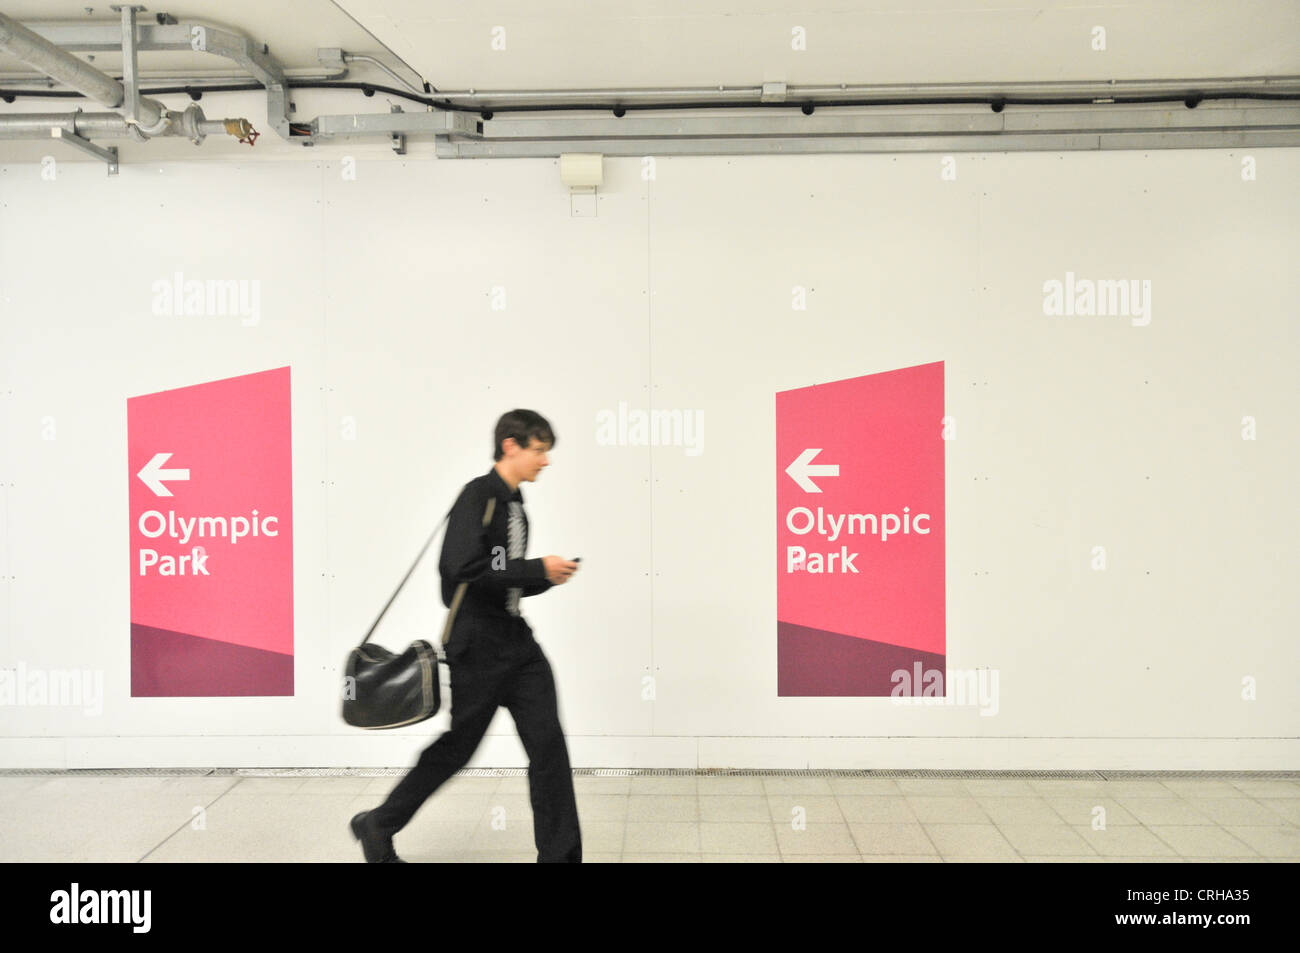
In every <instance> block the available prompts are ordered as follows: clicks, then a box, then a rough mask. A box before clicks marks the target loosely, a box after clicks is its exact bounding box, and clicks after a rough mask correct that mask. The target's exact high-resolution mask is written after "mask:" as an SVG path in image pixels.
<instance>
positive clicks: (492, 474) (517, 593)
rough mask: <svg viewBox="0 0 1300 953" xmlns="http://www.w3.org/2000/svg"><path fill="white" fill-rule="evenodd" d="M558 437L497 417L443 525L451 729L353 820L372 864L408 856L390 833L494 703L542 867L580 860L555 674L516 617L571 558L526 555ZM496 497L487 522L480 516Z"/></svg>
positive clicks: (531, 422)
mask: <svg viewBox="0 0 1300 953" xmlns="http://www.w3.org/2000/svg"><path fill="white" fill-rule="evenodd" d="M554 445H555V435H554V433H553V432H552V431H551V427H550V424H549V423H548V422H547V421H546V418H545V417H542V416H541V415H540V414H537V413H534V412H533V411H531V410H512V411H510V412H509V413H507V414H504V415H502V417H501V419H500V420H498V421H497V425H496V432H495V434H494V436H493V453H494V456H495V459H496V464H495V466H493V467H492V469H491V470H489V471H488V472H487V473H486V474H484V475H483V476H480V477H477V478H475V479H473V480H471V481H470V482H469V483H467V484H465V487H464V489H463V490H461V493H460V496H459V497H458V498H457V500H456V504H455V506H454V507H452V511H451V516H450V517H449V519H448V522H447V535H446V538H445V539H444V540H443V545H442V556H441V558H440V559H439V561H438V570H439V572H440V573H441V574H442V601H443V604H444V605H446V606H448V607H449V608H450V607H451V603H452V600H453V597H454V596H455V593H456V589H457V587H458V586H459V585H460V583H462V582H467V583H468V585H467V586H466V588H465V594H464V597H463V599H462V601H461V604H460V606H459V609H458V611H457V613H456V616H455V619H454V621H453V623H452V630H451V633H450V635H449V636H448V639H447V646H446V653H447V662H448V665H449V666H450V668H451V729H450V730H449V731H447V732H445V733H444V734H443V735H442V736H441V737H439V738H438V739H437V740H436V741H435V742H433V744H431V745H430V746H429V747H428V748H426V749H425V750H424V751H423V753H421V755H420V759H419V761H418V762H417V763H416V765H415V767H413V768H412V769H411V770H410V771H409V772H408V773H407V775H406V777H404V778H403V779H402V780H401V782H400V783H398V785H397V786H396V787H395V788H393V790H392V792H391V793H390V794H389V795H388V799H387V800H386V801H384V803H383V804H381V805H380V806H379V807H377V808H375V809H374V810H372V811H362V812H361V813H360V814H358V815H357V816H356V817H354V818H352V821H351V827H352V833H353V834H354V835H355V836H356V837H357V838H358V839H359V840H360V841H361V846H362V850H363V852H364V853H365V857H366V860H367V861H368V862H370V863H402V862H403V861H401V859H400V858H399V857H398V856H397V854H396V852H395V851H394V850H393V835H394V834H396V833H397V832H398V831H399V830H401V829H402V828H403V827H405V826H406V824H407V823H408V822H409V821H410V820H411V818H412V817H413V816H414V815H415V812H416V811H417V810H419V808H420V805H422V804H423V803H424V801H425V800H426V799H427V798H428V797H429V796H430V795H431V794H433V792H434V791H435V790H437V789H438V787H439V785H441V784H442V783H443V782H444V781H446V780H447V779H448V778H449V777H451V776H452V775H453V774H455V773H456V772H457V771H459V770H460V769H461V768H462V767H464V766H465V764H466V763H467V762H468V761H469V759H470V758H471V757H472V756H473V754H474V751H475V749H476V748H478V745H479V742H480V741H481V740H482V738H483V734H484V732H486V731H487V727H488V724H489V723H490V722H491V721H492V718H493V716H494V715H495V714H496V711H497V707H498V706H499V705H504V706H505V707H506V709H507V710H508V711H509V712H510V715H511V717H512V718H514V720H515V727H516V728H517V729H518V731H519V739H520V741H522V742H523V745H524V750H525V751H526V752H527V754H528V794H529V799H530V800H531V802H532V807H533V837H534V840H535V842H536V844H537V860H538V862H539V863H547V862H560V863H565V862H567V863H580V862H581V861H582V837H581V832H580V831H579V827H578V805H577V800H576V798H575V797H574V793H573V773H572V770H571V769H570V766H569V752H568V748H567V747H566V745H565V741H564V731H563V729H562V728H561V727H560V719H559V713H558V707H557V703H556V695H555V678H554V675H553V674H552V672H551V666H550V663H549V662H548V661H547V659H546V656H545V655H544V654H543V653H542V648H541V646H540V645H538V644H537V641H536V640H535V639H534V638H533V630H532V628H531V627H530V626H529V625H528V623H527V622H526V621H525V620H524V617H523V616H522V615H520V613H519V600H520V598H521V597H523V596H535V595H538V594H540V593H543V592H545V591H546V590H548V589H550V588H551V587H552V586H558V585H563V584H564V583H565V582H568V580H569V578H570V577H571V576H572V575H573V573H574V572H576V571H577V568H578V564H577V562H576V561H572V560H568V559H564V558H562V557H560V556H544V557H541V558H537V559H526V558H524V553H525V552H526V551H527V548H528V518H527V516H525V515H524V498H523V494H522V493H521V492H520V490H519V485H520V484H521V483H529V482H534V481H536V479H537V476H538V474H539V473H541V471H542V470H543V469H544V468H545V467H546V466H547V465H548V464H549V462H550V461H549V459H548V457H547V452H548V451H549V450H550V449H551V448H552V447H553V446H554ZM489 500H495V504H494V505H493V507H492V514H491V519H490V520H489V522H488V524H487V525H486V526H484V524H483V518H484V514H485V511H486V509H487V506H488V501H489Z"/></svg>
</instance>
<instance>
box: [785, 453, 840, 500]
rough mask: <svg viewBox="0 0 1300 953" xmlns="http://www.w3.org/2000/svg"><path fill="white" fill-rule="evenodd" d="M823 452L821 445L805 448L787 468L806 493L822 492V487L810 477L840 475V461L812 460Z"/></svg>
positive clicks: (791, 476) (786, 470)
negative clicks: (824, 461)
mask: <svg viewBox="0 0 1300 953" xmlns="http://www.w3.org/2000/svg"><path fill="white" fill-rule="evenodd" d="M821 452H822V450H821V447H818V448H817V449H816V450H805V451H804V452H803V453H801V454H799V456H797V457H795V458H794V462H793V463H792V464H790V465H789V466H788V467H786V468H785V472H786V473H788V474H789V475H790V479H792V480H794V482H795V483H798V484H799V486H800V487H801V488H802V489H803V491H804V492H805V493H820V492H821V491H822V488H821V487H819V486H818V485H817V484H816V483H814V482H813V481H812V480H810V479H808V478H809V477H815V476H839V475H840V465H839V464H838V463H813V462H812V458H813V457H815V456H817V454H819V453H821Z"/></svg>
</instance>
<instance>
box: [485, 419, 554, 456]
mask: <svg viewBox="0 0 1300 953" xmlns="http://www.w3.org/2000/svg"><path fill="white" fill-rule="evenodd" d="M506 437H514V438H515V443H517V444H519V446H521V447H526V446H528V443H529V441H530V440H533V439H534V438H536V440H537V441H538V442H539V443H548V444H550V445H551V446H552V447H554V446H555V434H554V432H553V431H552V430H551V425H550V423H549V422H548V421H547V419H546V418H545V417H543V416H542V415H541V414H539V413H536V412H535V411H531V410H518V409H516V410H512V411H509V412H508V413H504V414H502V415H501V419H500V420H498V421H497V429H496V434H495V435H494V436H493V438H492V450H493V457H492V459H494V460H500V459H501V458H502V457H504V456H505V455H506V454H505V451H504V450H502V449H501V444H502V442H503V441H504V440H505V439H506Z"/></svg>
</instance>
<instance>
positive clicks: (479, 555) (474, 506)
mask: <svg viewBox="0 0 1300 953" xmlns="http://www.w3.org/2000/svg"><path fill="white" fill-rule="evenodd" d="M490 497H495V498H496V505H495V507H494V509H493V512H492V521H491V522H490V523H489V524H488V525H487V526H486V527H485V526H484V525H483V512H484V510H485V509H486V508H487V501H488V499H489V498H490ZM511 500H516V501H518V503H519V505H520V507H521V508H522V506H523V502H524V495H523V493H521V492H520V491H519V489H518V488H516V489H514V490H511V489H510V486H509V484H507V483H506V481H505V480H503V479H501V475H500V474H499V473H497V471H496V467H493V468H492V469H491V470H488V472H487V473H485V474H484V475H483V476H481V477H476V478H474V479H473V480H470V481H469V482H468V483H466V484H465V487H464V489H462V490H461V492H460V496H459V497H457V499H456V504H455V505H454V506H453V507H452V509H451V516H450V517H449V518H448V521H447V535H446V537H445V538H444V539H443V543H442V556H441V557H440V558H439V560H438V571H439V572H440V573H441V574H442V604H443V605H445V606H447V607H448V608H450V607H451V602H452V599H453V598H455V596H456V587H457V586H458V585H459V584H460V583H462V582H468V583H469V585H468V586H466V588H465V595H464V597H463V598H462V599H461V604H460V609H459V610H458V611H457V613H456V619H455V621H454V622H453V624H452V632H451V637H454V635H455V633H456V632H457V631H459V630H460V629H461V620H462V619H464V620H466V621H467V622H468V621H470V620H476V621H478V622H491V621H498V622H500V623H502V624H503V625H511V624H513V622H514V620H515V618H516V617H515V616H512V615H511V614H510V613H509V612H507V611H506V590H507V589H510V588H512V587H514V588H519V589H522V590H523V591H522V592H521V594H520V595H521V596H535V595H538V594H539V593H543V592H545V591H546V590H547V589H550V588H551V586H552V585H554V583H552V582H551V581H550V580H549V579H547V578H546V566H545V564H544V563H543V562H542V560H541V558H540V557H539V558H537V559H507V558H506V555H507V554H508V553H509V552H510V549H509V545H508V543H509V539H508V530H507V527H508V525H509V520H510V501H511ZM498 546H499V547H500V549H497V548H496V547H498ZM524 552H525V553H527V552H528V515H527V514H526V513H525V514H524ZM494 555H495V559H494ZM494 563H495V565H496V566H498V567H501V566H504V568H496V569H494V568H492V567H493V565H494Z"/></svg>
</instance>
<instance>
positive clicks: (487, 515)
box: [442, 496, 497, 645]
mask: <svg viewBox="0 0 1300 953" xmlns="http://www.w3.org/2000/svg"><path fill="white" fill-rule="evenodd" d="M496 505H497V498H496V497H495V496H489V497H488V501H487V509H486V510H484V511H483V525H484V527H486V526H487V525H488V524H489V523H491V522H492V512H493V511H494V510H495V509H496ZM468 585H469V583H467V582H462V583H461V584H460V585H459V586H457V587H456V595H455V596H454V597H453V598H452V600H451V612H450V613H448V615H447V621H446V623H445V624H444V625H443V627H442V644H443V645H446V644H447V637H448V636H449V635H450V634H451V623H452V620H453V619H455V618H456V610H457V609H459V608H460V600H461V599H462V598H463V597H464V595H465V587H466V586H468Z"/></svg>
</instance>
